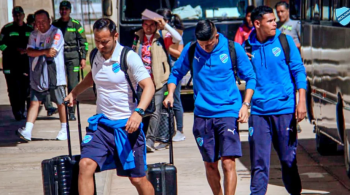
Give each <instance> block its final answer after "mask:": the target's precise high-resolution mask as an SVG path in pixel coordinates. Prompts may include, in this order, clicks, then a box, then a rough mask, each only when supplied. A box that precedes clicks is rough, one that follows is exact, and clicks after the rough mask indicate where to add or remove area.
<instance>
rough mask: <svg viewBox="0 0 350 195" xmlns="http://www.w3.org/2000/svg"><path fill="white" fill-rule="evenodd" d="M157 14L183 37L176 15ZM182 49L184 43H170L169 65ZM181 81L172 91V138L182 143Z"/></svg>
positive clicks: (182, 28)
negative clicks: (173, 126)
mask: <svg viewBox="0 0 350 195" xmlns="http://www.w3.org/2000/svg"><path fill="white" fill-rule="evenodd" d="M157 13H158V14H159V15H162V16H163V17H164V20H165V22H166V23H168V24H169V25H170V26H171V27H173V28H175V29H176V30H177V31H178V32H179V33H180V34H181V35H182V36H183V30H184V26H183V24H182V21H181V18H180V16H179V15H177V14H172V13H171V10H169V9H166V8H164V9H159V10H157ZM169 36H171V35H170V33H169V32H167V33H166V35H165V37H169ZM166 40H169V39H166ZM183 48H184V42H183V40H181V42H180V43H172V42H171V44H170V46H169V48H168V53H169V55H170V63H171V66H172V67H173V66H174V64H175V62H176V61H177V59H178V58H179V57H180V54H181V52H182V50H183ZM180 93H181V80H180V81H179V83H178V84H177V85H176V89H175V91H174V107H173V108H174V114H175V119H176V134H175V136H174V137H173V141H174V142H178V141H183V140H185V138H186V137H185V135H184V132H183V114H184V110H183V107H182V103H181V97H180Z"/></svg>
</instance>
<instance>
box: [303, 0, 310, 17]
mask: <svg viewBox="0 0 350 195" xmlns="http://www.w3.org/2000/svg"><path fill="white" fill-rule="evenodd" d="M310 7H311V0H305V1H304V6H303V12H304V14H303V18H304V19H305V20H311V9H310Z"/></svg>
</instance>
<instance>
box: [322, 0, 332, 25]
mask: <svg viewBox="0 0 350 195" xmlns="http://www.w3.org/2000/svg"><path fill="white" fill-rule="evenodd" d="M330 5H331V0H324V1H322V20H330V19H331V16H332V12H331V7H330Z"/></svg>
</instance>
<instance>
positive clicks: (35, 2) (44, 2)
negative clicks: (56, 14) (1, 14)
mask: <svg viewBox="0 0 350 195" xmlns="http://www.w3.org/2000/svg"><path fill="white" fill-rule="evenodd" d="M13 5H14V6H21V7H22V8H23V10H24V13H25V14H26V15H28V14H33V13H34V12H35V11H37V10H39V9H44V10H46V11H48V12H49V14H50V16H51V17H52V16H53V5H52V1H51V0H30V1H28V0H13Z"/></svg>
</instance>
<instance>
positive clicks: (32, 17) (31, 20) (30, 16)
mask: <svg viewBox="0 0 350 195" xmlns="http://www.w3.org/2000/svg"><path fill="white" fill-rule="evenodd" d="M34 21H35V18H34V14H28V16H27V24H31V23H33V22H34Z"/></svg>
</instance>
